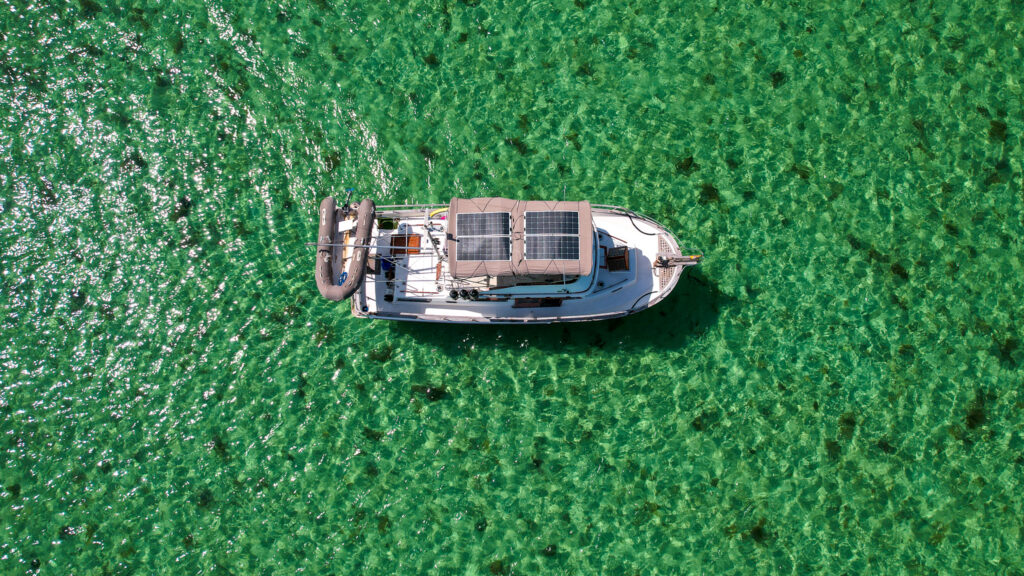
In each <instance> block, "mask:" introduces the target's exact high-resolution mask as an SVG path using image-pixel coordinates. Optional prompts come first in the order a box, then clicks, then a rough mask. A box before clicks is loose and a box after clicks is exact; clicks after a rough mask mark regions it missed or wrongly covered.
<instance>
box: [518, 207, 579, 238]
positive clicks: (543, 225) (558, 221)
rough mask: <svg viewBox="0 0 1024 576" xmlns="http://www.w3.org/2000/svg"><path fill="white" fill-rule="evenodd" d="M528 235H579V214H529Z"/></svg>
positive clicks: (527, 221) (527, 214)
mask: <svg viewBox="0 0 1024 576" xmlns="http://www.w3.org/2000/svg"><path fill="white" fill-rule="evenodd" d="M526 233H527V234H579V233H580V214H579V212H527V213H526Z"/></svg>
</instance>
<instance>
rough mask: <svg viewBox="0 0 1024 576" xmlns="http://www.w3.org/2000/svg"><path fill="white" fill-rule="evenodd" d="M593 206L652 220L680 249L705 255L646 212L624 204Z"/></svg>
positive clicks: (593, 205)
mask: <svg viewBox="0 0 1024 576" xmlns="http://www.w3.org/2000/svg"><path fill="white" fill-rule="evenodd" d="M591 206H592V207H593V208H597V209H598V210H607V211H608V212H618V213H620V214H625V215H626V216H629V217H631V218H632V217H636V218H639V219H641V220H646V221H648V222H650V223H651V224H654V225H655V226H657V227H658V228H659V229H661V230H664V231H665V232H666V233H667V234H668V235H669V236H671V237H672V239H673V240H675V242H676V245H677V246H679V249H680V250H682V251H685V252H689V253H691V254H700V255H701V256H702V257H703V256H704V251H703V250H701V249H700V248H690V247H689V246H687V245H685V244H683V243H682V242H680V241H679V238H678V237H677V236H676V235H675V234H674V233H673V232H672V231H671V230H669V229H668V228H665V227H664V226H662V225H660V224H658V222H657V221H656V220H655V219H654V218H651V217H650V216H648V215H646V214H642V213H640V212H637V211H636V210H630V209H629V208H623V207H622V206H612V205H610V204H591Z"/></svg>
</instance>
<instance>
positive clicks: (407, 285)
mask: <svg viewBox="0 0 1024 576" xmlns="http://www.w3.org/2000/svg"><path fill="white" fill-rule="evenodd" d="M440 209H443V206H424V207H415V208H405V207H380V208H379V209H378V212H377V217H378V224H380V226H378V227H376V228H375V229H374V231H373V239H374V240H373V243H374V244H375V246H376V248H375V249H374V250H371V252H372V255H371V260H372V264H371V273H370V274H369V275H368V276H367V277H366V280H365V282H364V283H363V284H362V286H361V287H360V288H359V289H358V290H357V291H356V292H355V293H354V294H353V295H352V314H353V315H354V316H356V317H359V318H377V319H382V320H399V321H408V322H435V323H445V324H452V323H456V324H553V323H561V322H588V321H598V320H609V319H613V318H621V317H623V316H628V315H631V314H636V313H638V312H641V311H643V310H646V309H647V308H650V307H651V306H653V305H655V304H657V303H658V302H660V301H661V300H664V299H665V297H667V296H668V295H669V293H671V291H672V290H673V288H675V286H676V284H677V283H678V281H679V278H680V277H681V275H682V274H683V273H684V271H685V269H686V268H687V266H689V265H692V264H696V263H697V262H699V259H700V257H699V255H690V254H685V253H684V252H683V251H682V250H681V248H680V246H679V243H678V242H677V241H676V239H675V237H674V236H673V235H672V233H671V232H669V231H668V230H667V229H666V228H664V227H663V226H661V225H660V224H658V223H657V222H655V221H654V220H652V219H650V218H647V217H645V216H642V215H640V214H637V213H634V212H631V211H629V210H625V209H622V208H618V207H613V206H599V207H594V209H593V220H594V240H595V241H594V243H593V250H594V254H593V256H594V262H595V266H594V271H593V272H592V274H591V275H589V276H587V277H577V278H566V279H564V281H563V282H556V283H554V284H552V283H551V282H550V279H548V280H549V281H548V282H547V283H538V284H537V285H530V286H522V285H516V286H509V287H501V286H495V285H494V284H493V282H492V283H491V284H489V285H487V284H482V283H481V282H484V281H483V280H481V279H468V280H467V279H453V278H450V277H449V276H448V275H446V274H445V270H444V267H445V260H446V259H445V255H444V253H443V249H442V248H441V247H440V246H441V243H440V242H438V241H437V240H439V237H440V238H443V231H439V230H441V229H443V224H444V222H443V220H442V219H440V217H438V218H435V217H432V216H431V213H432V212H436V211H438V210H440ZM385 224H386V226H385ZM431 230H433V232H431ZM415 236H419V240H417V242H416V247H415V248H411V247H410V246H411V245H412V244H411V243H410V242H409V239H410V238H412V237H415ZM398 239H401V242H399V241H398ZM623 246H625V247H626V248H627V250H622V249H621V247H623ZM617 247H618V248H619V250H618V251H616V250H615V249H616V248H617ZM623 253H624V254H623ZM610 255H611V256H610ZM666 257H671V259H674V260H676V264H675V265H668V266H662V265H660V264H662V263H663V261H664V259H665V258H666ZM687 258H689V260H687ZM679 259H682V262H683V264H680V263H679ZM388 263H391V266H390V267H389V266H388ZM492 280H493V279H492ZM452 290H454V291H455V292H456V294H455V297H454V298H453V297H452ZM459 292H462V294H459ZM467 292H469V293H472V294H473V295H474V296H476V297H475V298H474V297H472V296H470V297H468V298H467V297H466V293H467Z"/></svg>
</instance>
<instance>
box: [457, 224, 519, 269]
mask: <svg viewBox="0 0 1024 576" xmlns="http://www.w3.org/2000/svg"><path fill="white" fill-rule="evenodd" d="M463 216H464V214H460V215H459V218H460V219H461V218H462V217H463ZM472 216H475V214H472ZM455 257H456V258H457V259H459V260H508V259H510V258H511V257H512V239H511V238H509V237H508V236H468V237H467V236H463V237H461V238H459V239H458V240H457V241H456V243H455Z"/></svg>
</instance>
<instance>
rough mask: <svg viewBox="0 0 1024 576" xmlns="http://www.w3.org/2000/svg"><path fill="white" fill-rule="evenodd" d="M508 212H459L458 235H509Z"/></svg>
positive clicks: (456, 229) (456, 224) (457, 220)
mask: <svg viewBox="0 0 1024 576" xmlns="http://www.w3.org/2000/svg"><path fill="white" fill-rule="evenodd" d="M510 218H511V216H510V215H509V213H508V212H481V213H479V214H459V215H457V216H456V217H455V235H456V236H508V234H509V231H510V229H511V224H510V222H511V220H510Z"/></svg>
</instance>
